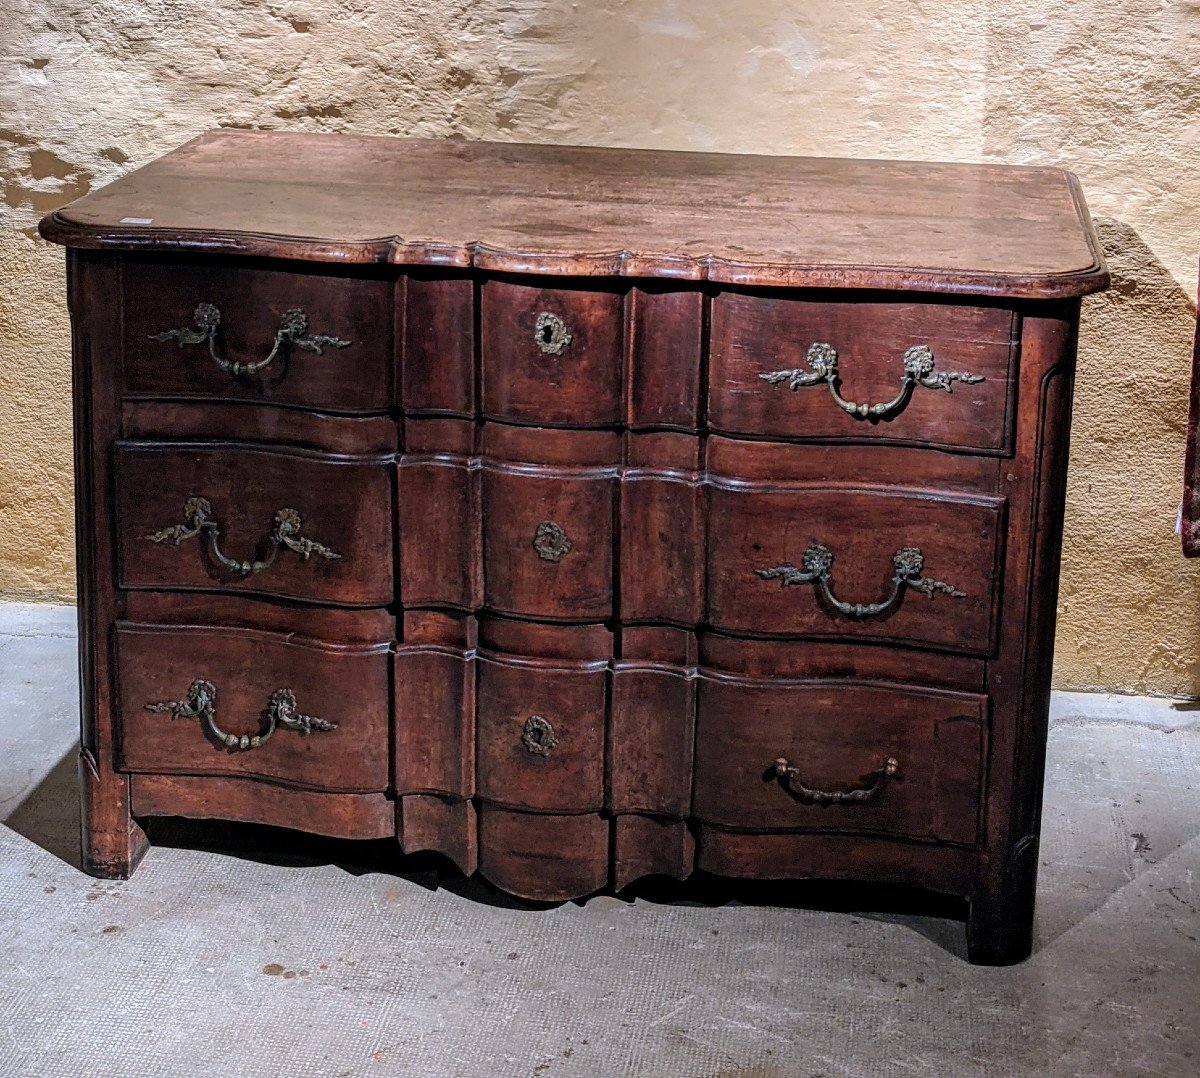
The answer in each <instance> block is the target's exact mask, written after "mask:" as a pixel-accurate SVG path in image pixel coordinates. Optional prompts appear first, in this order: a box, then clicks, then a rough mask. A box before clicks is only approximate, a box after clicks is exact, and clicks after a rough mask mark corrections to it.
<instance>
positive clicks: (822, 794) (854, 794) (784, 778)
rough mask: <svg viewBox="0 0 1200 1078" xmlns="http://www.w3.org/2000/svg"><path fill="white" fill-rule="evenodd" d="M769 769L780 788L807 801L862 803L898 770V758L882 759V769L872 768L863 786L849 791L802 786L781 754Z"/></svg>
mask: <svg viewBox="0 0 1200 1078" xmlns="http://www.w3.org/2000/svg"><path fill="white" fill-rule="evenodd" d="M771 770H772V771H773V772H774V773H775V775H776V777H778V779H779V781H780V784H781V785H782V786H783V788H784V789H785V790H787V792H788V793H790V794H791V795H792V796H793V797H797V798H799V799H800V800H801V801H809V802H811V803H812V804H814V805H861V804H862V803H863V802H864V801H870V800H871V798H873V797H874V796H875V795H876V794H877V793H879V792H880V791H882V790H883V788H884V787H885V786H886V785H887V783H888V779H890V778H892V777H893V776H894V775H895V774H896V772H897V771H899V770H900V761H899V760H897V759H896V758H895V757H894V756H889V757H888V758H887V759H886V760H884V762H883V766H882V767H881V768H879V769H878V770H877V771H872V772H871V774H870V775H868V776H867V778H866V780H865V781H864V783H863V785H861V786H855V787H852V788H850V789H848V790H816V789H814V788H813V787H811V786H805V785H804V783H803V782H801V781H800V771H799V769H798V768H795V767H792V766H791V764H789V763H788V762H787V759H786V757H783V756H781V757H780V758H779V759H778V760H776V761H775V763H774V765H773V766H772V768H771Z"/></svg>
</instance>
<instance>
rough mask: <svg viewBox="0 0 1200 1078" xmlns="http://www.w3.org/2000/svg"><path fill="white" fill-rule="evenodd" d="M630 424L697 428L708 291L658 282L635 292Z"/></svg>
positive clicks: (632, 301)
mask: <svg viewBox="0 0 1200 1078" xmlns="http://www.w3.org/2000/svg"><path fill="white" fill-rule="evenodd" d="M629 304H630V311H631V315H630V342H629V343H630V348H629V352H630V374H629V377H628V378H627V379H626V385H627V387H628V389H627V392H628V398H629V399H628V402H627V407H626V415H627V420H626V421H627V422H628V424H629V426H630V427H632V428H638V427H678V428H682V429H684V430H695V429H696V423H697V417H698V415H699V409H700V375H701V371H702V370H703V364H702V363H701V347H702V337H703V332H704V304H705V299H704V295H703V293H701V292H699V291H698V290H696V289H695V288H694V287H693V288H679V287H676V286H672V285H665V284H660V283H657V282H649V281H647V282H643V283H641V284H639V285H638V287H636V288H634V289H632V290H631V292H630V294H629Z"/></svg>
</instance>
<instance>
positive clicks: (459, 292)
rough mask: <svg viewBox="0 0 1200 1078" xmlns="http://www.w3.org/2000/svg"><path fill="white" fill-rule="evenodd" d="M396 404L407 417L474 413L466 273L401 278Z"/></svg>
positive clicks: (471, 303)
mask: <svg viewBox="0 0 1200 1078" xmlns="http://www.w3.org/2000/svg"><path fill="white" fill-rule="evenodd" d="M403 283H404V288H405V289H406V291H407V297H406V302H404V303H403V304H398V306H397V313H398V316H400V317H401V318H402V319H403V322H404V325H403V331H402V333H401V332H399V331H398V332H397V336H398V337H400V338H401V339H402V340H403V341H404V356H403V364H402V371H401V386H402V388H401V394H402V396H401V405H402V407H403V408H404V410H405V412H406V413H407V414H408V415H410V416H411V415H413V414H417V415H420V414H428V413H443V414H453V415H463V416H469V415H472V414H473V413H474V411H475V344H474V339H475V284H474V282H473V281H472V280H471V278H470V277H468V276H461V277H443V276H437V277H428V276H423V275H421V274H419V273H412V274H410V275H409V276H406V277H405V278H403Z"/></svg>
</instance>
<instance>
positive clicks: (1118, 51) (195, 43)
mask: <svg viewBox="0 0 1200 1078" xmlns="http://www.w3.org/2000/svg"><path fill="white" fill-rule="evenodd" d="M1198 68H1200V2H1198V0H1070V2H1067V0H1010V2H1007V3H1003V4H1001V3H999V2H984V0H939V2H934V0H890V2H889V3H886V4H880V3H878V0H870V2H867V0H812V2H810V3H807V4H803V5H799V4H795V3H791V2H788V0H753V2H749V0H748V2H742V3H728V2H719V0H604V2H600V0H597V2H591V3H582V2H579V3H568V2H551V0H404V2H402V0H274V2H272V0H266V2H264V0H223V2H217V0H98V2H93V0H7V2H6V3H5V5H4V10H3V12H2V13H0V183H2V187H0V218H3V224H4V225H5V227H4V228H3V230H2V231H0V244H2V248H0V595H4V596H10V597H19V598H25V599H47V600H48V599H69V598H70V597H71V596H72V593H73V582H72V573H73V568H72V542H71V538H70V536H71V508H70V502H71V478H70V476H71V466H70V432H69V416H70V408H69V374H68V371H69V335H68V323H67V316H66V309H65V304H64V300H63V295H64V293H63V287H64V283H63V274H62V253H61V251H60V250H58V249H57V248H52V247H50V246H49V245H47V244H45V243H43V242H42V241H40V240H39V239H37V238H36V234H35V231H34V226H35V223H36V220H37V218H38V217H39V216H41V215H42V214H43V213H45V212H47V211H49V210H51V209H54V208H56V207H57V206H59V205H62V204H63V203H65V202H67V201H69V200H71V199H72V198H74V197H77V196H78V195H80V194H82V193H84V192H86V191H87V190H89V189H90V188H92V187H96V186H99V185H102V184H104V183H106V182H108V181H110V180H112V179H115V178H116V177H117V176H119V175H120V174H122V173H123V172H125V171H126V170H128V169H131V168H133V167H135V166H137V165H139V164H141V163H144V162H146V161H148V160H150V159H151V158H152V157H154V156H156V155H157V154H160V153H162V152H164V151H166V150H168V149H171V148H172V147H174V146H176V145H178V144H179V143H181V142H183V141H184V140H186V139H188V138H190V137H192V136H193V135H195V134H197V133H199V132H201V131H203V130H205V129H208V128H211V127H214V126H218V125H237V126H249V127H264V128H287V129H293V130H294V129H303V130H330V131H332V130H348V131H358V132H363V133H376V134H387V133H394V134H423V135H434V136H444V137H455V138H472V139H474V138H496V139H514V140H517V139H519V140H524V141H547V142H551V141H562V142H581V143H592V144H603V145H624V146H659V147H667V148H680V149H688V148H698V149H712V150H721V151H753V152H763V153H802V154H817V155H832V156H864V157H903V158H915V159H929V160H937V159H943V160H963V161H1005V162H1013V163H1038V164H1055V165H1064V166H1066V167H1069V168H1071V169H1073V170H1074V171H1076V172H1077V173H1078V174H1079V176H1080V177H1081V179H1082V181H1083V184H1084V188H1085V190H1086V191H1087V194H1088V198H1089V201H1090V204H1091V208H1092V212H1093V214H1094V215H1095V217H1096V218H1097V219H1098V223H1099V226H1100V228H1101V231H1102V234H1103V237H1104V240H1105V244H1106V246H1107V249H1108V253H1109V258H1110V263H1111V267H1112V270H1113V273H1114V288H1113V290H1112V291H1111V292H1110V293H1108V294H1107V295H1105V296H1102V297H1098V298H1095V299H1092V300H1089V301H1088V302H1087V303H1086V305H1085V310H1084V330H1083V336H1082V341H1081V350H1080V368H1079V378H1078V392H1077V404H1076V419H1075V424H1074V430H1073V444H1072V460H1071V469H1072V471H1071V485H1070V495H1069V508H1068V517H1067V526H1066V540H1065V554H1064V565H1063V582H1062V597H1061V612H1060V629H1059V642H1058V650H1057V654H1056V662H1055V674H1056V679H1057V682H1058V684H1059V685H1060V686H1061V687H1070V688H1105V689H1110V690H1115V691H1126V692H1139V693H1164V694H1180V695H1200V564H1190V563H1185V562H1184V561H1183V560H1182V559H1181V558H1180V557H1179V554H1178V549H1177V543H1176V540H1175V537H1174V535H1173V534H1172V529H1173V524H1174V517H1175V509H1176V505H1177V503H1178V497H1179V490H1178V488H1179V485H1180V482H1181V475H1182V463H1183V441H1182V436H1183V431H1184V425H1185V416H1186V403H1187V376H1188V367H1189V341H1190V334H1191V326H1192V319H1193V316H1194V307H1193V304H1192V302H1191V297H1192V296H1194V294H1195V288H1196V255H1197V252H1198V251H1200V152H1198V151H1200V80H1197V79H1196V77H1195V73H1196V71H1197V69H1198Z"/></svg>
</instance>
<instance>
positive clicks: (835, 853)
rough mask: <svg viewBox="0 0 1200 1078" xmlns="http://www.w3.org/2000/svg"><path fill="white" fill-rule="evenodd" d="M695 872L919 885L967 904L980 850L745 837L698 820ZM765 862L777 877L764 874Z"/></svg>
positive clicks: (893, 840)
mask: <svg viewBox="0 0 1200 1078" xmlns="http://www.w3.org/2000/svg"><path fill="white" fill-rule="evenodd" d="M693 826H694V828H695V834H696V868H697V869H699V870H700V871H702V872H708V873H712V874H713V875H717V876H726V877H730V878H733V879H764V880H765V879H774V880H791V881H796V880H849V881H853V882H856V883H859V884H862V885H867V884H870V883H880V882H887V883H897V884H903V885H906V886H907V885H915V886H917V887H921V888H924V889H925V890H928V891H933V892H937V893H939V894H949V895H956V896H959V897H962V898H967V897H969V895H970V893H971V883H972V877H973V873H974V869H975V865H976V863H977V861H978V859H979V854H978V851H977V850H976V849H973V848H970V847H964V846H958V845H953V844H950V843H944V842H932V841H929V842H921V841H917V840H913V839H908V838H905V837H903V836H899V835H891V836H880V835H858V834H853V833H849V832H844V831H843V832H836V833H834V832H812V831H803V832H798V831H794V830H793V831H772V832H757V833H754V832H745V831H733V830H730V829H728V828H723V827H717V826H714V825H713V824H710V823H706V822H704V821H702V820H697V819H693ZM764 861H770V862H772V863H774V864H777V865H778V873H777V874H776V873H773V872H764V871H763V868H762V865H763V862H764Z"/></svg>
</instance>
